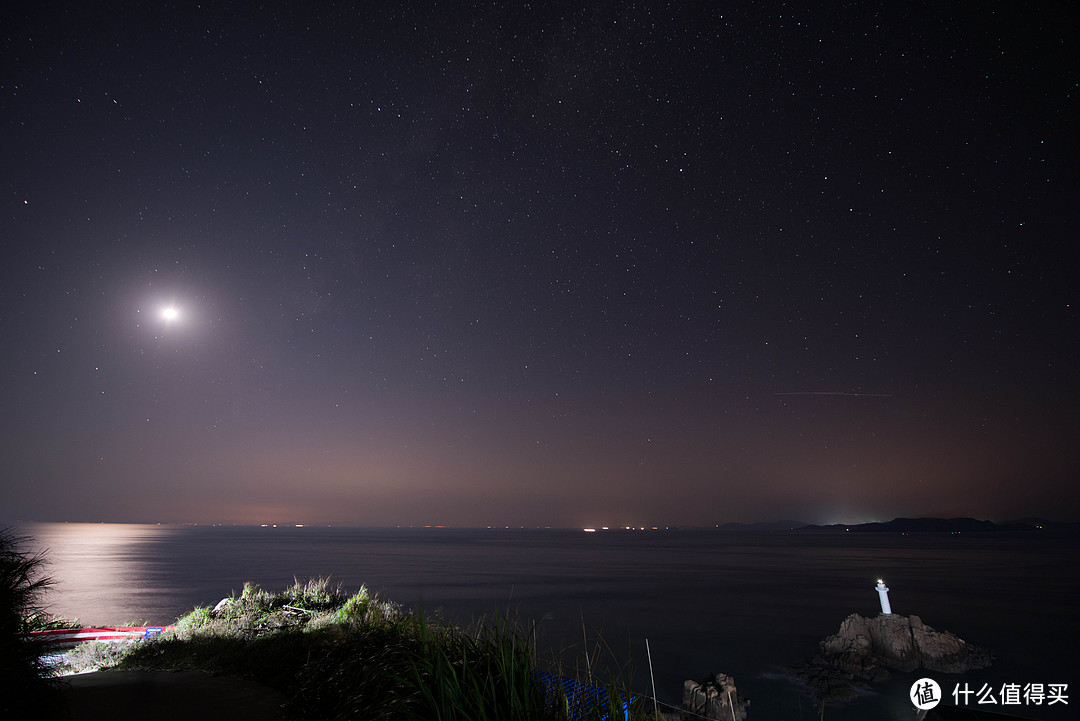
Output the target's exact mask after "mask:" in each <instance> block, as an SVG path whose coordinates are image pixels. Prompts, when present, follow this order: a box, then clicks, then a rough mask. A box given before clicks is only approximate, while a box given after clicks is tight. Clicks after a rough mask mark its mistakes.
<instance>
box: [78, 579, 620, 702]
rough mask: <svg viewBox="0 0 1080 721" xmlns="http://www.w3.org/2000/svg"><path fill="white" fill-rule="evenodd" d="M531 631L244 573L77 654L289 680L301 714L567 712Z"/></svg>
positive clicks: (283, 687) (81, 662) (318, 583)
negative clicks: (152, 629)
mask: <svg viewBox="0 0 1080 721" xmlns="http://www.w3.org/2000/svg"><path fill="white" fill-rule="evenodd" d="M532 640H533V638H532V634H531V633H526V632H524V631H522V630H520V629H518V628H516V627H513V626H511V624H509V623H508V622H502V621H500V622H497V623H494V624H491V623H482V622H481V623H478V624H476V625H475V626H474V627H472V628H469V629H463V628H459V627H457V626H454V625H452V624H449V623H446V622H443V621H441V620H440V619H438V618H431V617H428V616H425V615H424V613H423V612H422V611H416V612H406V611H404V610H403V609H402V608H401V607H400V606H398V605H396V604H393V603H389V602H385V601H381V600H379V599H378V598H377V597H375V596H374V595H373V594H371V593H369V592H368V591H367V589H366V588H361V589H360V591H359V592H357V593H356V594H353V595H351V596H349V595H347V594H346V593H345V592H343V591H342V589H341V587H340V585H339V586H333V585H331V584H330V582H329V581H328V580H326V579H317V580H312V581H308V582H306V583H301V582H299V581H297V582H296V583H294V585H293V586H292V587H290V588H288V589H285V590H284V591H282V592H278V593H270V592H267V591H264V590H262V589H260V588H258V587H257V586H255V585H253V584H246V585H245V586H244V590H243V591H242V592H241V594H240V595H239V596H235V595H234V596H232V597H231V598H229V599H228V600H226V601H224V602H223V603H222V604H219V605H218V607H217V609H216V610H212V609H210V608H207V607H200V608H196V609H194V610H193V611H191V613H189V614H187V615H186V616H184V617H183V618H181V619H179V620H178V621H177V623H176V629H175V631H171V632H166V633H164V634H162V636H161V637H159V638H158V639H156V640H153V641H148V642H137V643H132V644H122V645H113V646H112V647H111V648H103V647H104V646H105V644H84V645H83V646H80V647H79V648H78V649H76V650H75V651H73V652H72V653H71V654H69V657H68V658H69V660H68V664H69V667H71V668H80V667H86V666H99V667H102V666H115V667H119V668H128V669H134V668H154V669H193V668H194V669H203V670H206V671H211V672H214V673H222V674H233V675H240V676H248V677H253V678H255V679H256V680H258V681H260V682H262V683H264V684H266V685H268V686H271V687H273V688H276V689H278V690H280V691H282V692H283V693H284V694H285V695H286V697H287V698H288V707H287V711H288V714H289V716H290V717H291V718H296V719H320V720H321V719H425V720H427V719H433V720H434V719H438V720H439V721H453V720H455V719H471V720H473V721H483V720H484V719H515V720H521V721H528V720H530V719H536V720H537V721H565V720H566V719H568V718H570V708H571V704H570V702H569V701H568V700H567V699H566V698H565V697H561V698H560V697H551V696H547V695H545V693H544V689H543V687H542V686H541V682H540V681H539V680H538V678H537V676H536V674H535V673H534V669H536V668H537V667H538V663H537V662H538V659H537V656H536V653H535V650H534V648H533V643H532ZM609 698H611V699H614V701H612V705H613V706H617V707H618V713H617V714H616V715H615V717H616V718H622V715H623V712H622V710H621V708H622V705H623V699H625V698H629V695H628V694H627V693H625V692H620V691H618V690H617V689H615V688H614V687H613V686H612V687H611V688H610V689H609ZM605 712H610V709H602V708H596V709H594V710H593V711H592V714H591V716H589V717H588V718H595V719H599V718H602V717H604V716H605ZM638 713H640V712H638ZM578 718H580V716H578Z"/></svg>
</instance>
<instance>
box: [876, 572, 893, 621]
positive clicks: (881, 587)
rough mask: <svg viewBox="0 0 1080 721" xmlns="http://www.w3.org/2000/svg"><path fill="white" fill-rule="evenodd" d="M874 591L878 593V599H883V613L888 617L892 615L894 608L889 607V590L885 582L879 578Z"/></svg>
mask: <svg viewBox="0 0 1080 721" xmlns="http://www.w3.org/2000/svg"><path fill="white" fill-rule="evenodd" d="M874 590H875V591H877V594H878V598H880V599H881V612H882V613H884V614H886V615H887V614H890V613H892V606H890V605H889V588H888V586H886V585H885V582H884V581H882V580H881V579H880V578H879V579H878V582H877V586H875V587H874Z"/></svg>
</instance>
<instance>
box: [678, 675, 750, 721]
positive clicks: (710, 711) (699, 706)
mask: <svg viewBox="0 0 1080 721" xmlns="http://www.w3.org/2000/svg"><path fill="white" fill-rule="evenodd" d="M749 705H750V702H749V701H747V700H744V699H740V698H739V692H738V690H737V689H736V688H735V680H734V679H733V678H731V676H728V675H727V674H723V673H718V674H716V675H715V676H713V675H712V674H709V676H707V677H706V678H705V679H704V680H702V681H686V682H685V683H684V684H683V701H682V707H683V710H684V711H689V712H690V713H693V714H697V715H698V716H703V717H705V718H707V719H715V720H716V721H744V720H745V719H746V708H747V707H748V706H749Z"/></svg>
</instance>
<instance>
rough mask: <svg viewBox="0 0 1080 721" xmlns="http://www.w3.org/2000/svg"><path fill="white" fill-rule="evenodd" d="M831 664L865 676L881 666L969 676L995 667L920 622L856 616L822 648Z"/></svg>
mask: <svg viewBox="0 0 1080 721" xmlns="http://www.w3.org/2000/svg"><path fill="white" fill-rule="evenodd" d="M820 645H821V655H822V657H823V658H824V659H825V661H826V662H827V663H830V664H832V665H835V666H839V667H841V668H844V669H847V670H849V671H851V672H852V673H854V674H856V675H860V676H866V675H867V673H870V674H873V673H874V671H875V669H877V668H878V667H880V666H885V667H887V668H891V669H895V670H897V671H903V672H905V673H906V672H910V671H915V670H916V669H920V668H922V669H926V670H927V671H938V672H940V673H964V672H965V671H970V670H971V669H975V668H985V667H986V666H989V665H990V660H991V658H990V653H989V652H988V651H986V650H985V649H982V648H979V647H977V646H973V645H971V644H969V643H967V642H965V641H964V640H962V639H960V638H957V637H956V636H955V635H953V634H951V633H948V632H942V631H936V630H934V629H933V628H931V627H930V626H927V625H926V624H925V623H923V622H922V619H920V618H919V617H918V616H901V615H898V614H880V615H878V616H877V617H876V618H866V617H865V616H860V615H859V614H857V613H853V614H852V615H850V616H848V617H847V618H845V619H844V622H843V623H841V624H840V630H839V632H837V633H836V634H835V635H833V636H829V637H828V638H827V639H825V640H824V641H822V642H821V644H820Z"/></svg>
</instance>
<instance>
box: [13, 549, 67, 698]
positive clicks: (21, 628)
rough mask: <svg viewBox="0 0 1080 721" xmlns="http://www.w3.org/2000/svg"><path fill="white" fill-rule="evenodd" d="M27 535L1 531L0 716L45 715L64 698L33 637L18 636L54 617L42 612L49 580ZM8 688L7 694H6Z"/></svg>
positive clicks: (44, 626)
mask: <svg viewBox="0 0 1080 721" xmlns="http://www.w3.org/2000/svg"><path fill="white" fill-rule="evenodd" d="M28 542H29V539H27V538H21V537H17V536H15V535H14V534H13V533H12V532H11V531H10V530H6V529H5V530H2V531H0V684H2V685H0V717H3V718H16V717H18V715H19V714H24V713H32V714H34V715H35V716H37V717H42V716H45V717H48V716H50V714H52V713H59V709H61V708H62V703H63V702H62V699H61V697H60V694H59V691H58V687H57V685H56V684H55V682H53V680H52V679H51V678H50V676H51V675H52V674H51V672H50V670H49V669H48V668H47V667H46V666H45V665H44V664H43V663H42V662H41V660H40V658H39V650H40V649H39V648H38V646H37V644H36V643H35V642H31V641H26V640H23V639H22V638H20V637H18V636H16V634H17V633H23V632H26V631H34V630H43V629H44V628H46V627H48V626H49V625H50V624H51V623H53V621H52V620H51V617H50V616H49V615H48V614H47V613H46V612H45V608H44V595H45V591H46V590H47V589H48V588H49V586H51V585H52V580H51V579H50V578H49V577H48V576H47V575H45V565H46V559H45V556H44V554H40V553H39V554H31V553H28V552H27V551H25V550H23V548H24V546H25V545H27V543H28ZM5 691H6V693H5Z"/></svg>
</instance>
